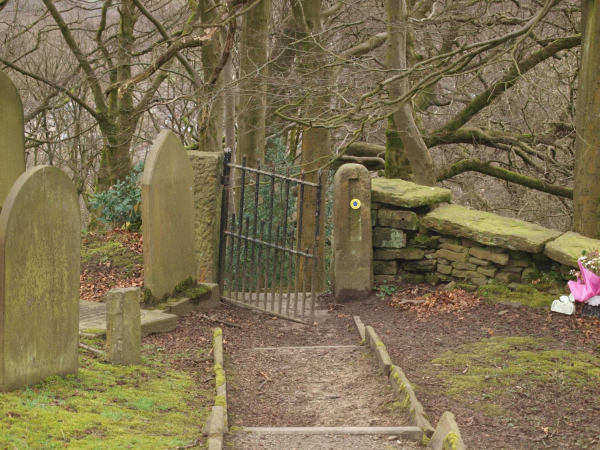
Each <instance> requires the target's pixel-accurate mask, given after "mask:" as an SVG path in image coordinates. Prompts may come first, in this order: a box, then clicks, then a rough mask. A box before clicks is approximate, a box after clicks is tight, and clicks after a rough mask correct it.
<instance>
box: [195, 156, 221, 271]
mask: <svg viewBox="0 0 600 450" xmlns="http://www.w3.org/2000/svg"><path fill="white" fill-rule="evenodd" d="M188 156H189V157H190V162H191V163H192V167H193V169H194V208H195V233H196V239H195V244H196V261H197V264H198V269H197V275H196V279H197V281H199V282H203V283H216V282H217V281H218V276H219V243H220V238H221V235H220V233H221V207H222V202H221V198H222V196H223V185H222V184H221V176H222V175H223V153H222V152H215V153H213V152H198V151H190V152H188Z"/></svg>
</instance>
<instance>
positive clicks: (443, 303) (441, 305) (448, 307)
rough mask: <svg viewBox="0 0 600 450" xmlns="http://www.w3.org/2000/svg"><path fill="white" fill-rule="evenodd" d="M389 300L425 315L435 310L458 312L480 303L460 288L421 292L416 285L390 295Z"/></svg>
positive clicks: (477, 298) (473, 295)
mask: <svg viewBox="0 0 600 450" xmlns="http://www.w3.org/2000/svg"><path fill="white" fill-rule="evenodd" d="M391 301H392V305H394V306H397V307H400V308H405V309H411V310H414V311H416V312H417V313H418V314H419V315H425V316H429V315H431V314H433V313H437V312H444V313H452V312H459V311H463V310H465V309H468V308H472V307H475V306H478V305H479V304H481V299H480V298H479V297H478V296H477V295H475V294H473V293H470V292H466V291H463V290H461V289H456V290H453V291H445V290H443V289H438V290H436V291H433V292H432V291H430V290H426V291H425V293H423V291H422V290H420V288H418V287H417V288H415V289H411V290H410V291H408V292H403V293H402V295H397V296H394V297H392V300H391Z"/></svg>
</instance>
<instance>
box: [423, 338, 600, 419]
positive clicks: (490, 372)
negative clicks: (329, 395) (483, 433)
mask: <svg viewBox="0 0 600 450" xmlns="http://www.w3.org/2000/svg"><path fill="white" fill-rule="evenodd" d="M553 347H556V341H554V340H552V339H540V338H533V337H526V336H522V337H493V338H490V339H484V340H482V341H479V342H475V343H471V344H467V345H464V346H463V347H461V348H459V349H458V350H457V351H450V352H446V353H444V354H443V355H441V356H440V357H439V358H437V359H435V360H433V361H432V362H433V364H439V365H441V366H442V367H441V370H440V372H439V373H440V376H441V377H443V378H444V380H445V382H446V384H447V394H448V395H450V396H461V395H462V394H464V393H468V394H470V395H481V396H482V397H483V398H491V397H494V396H499V395H505V394H506V392H507V390H511V389H527V388H528V385H530V384H537V385H546V384H547V383H557V384H569V385H573V386H583V385H586V384H591V385H595V384H597V383H599V382H600V358H598V357H597V356H595V355H592V354H590V353H586V352H581V351H579V352H577V351H571V350H562V349H558V348H553ZM516 386H518V387H516ZM489 412H490V414H492V415H497V414H500V413H501V410H499V409H494V410H493V411H489Z"/></svg>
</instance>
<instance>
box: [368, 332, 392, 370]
mask: <svg viewBox="0 0 600 450" xmlns="http://www.w3.org/2000/svg"><path fill="white" fill-rule="evenodd" d="M365 335H366V340H367V343H368V344H369V346H370V347H371V350H373V353H375V357H376V358H377V361H378V362H379V367H380V368H381V370H383V373H384V374H385V376H389V374H390V370H391V368H392V360H391V358H390V355H389V354H388V352H387V350H386V348H385V345H384V343H383V342H382V341H381V339H379V336H377V333H375V330H374V329H373V327H371V326H367V327H366V328H365Z"/></svg>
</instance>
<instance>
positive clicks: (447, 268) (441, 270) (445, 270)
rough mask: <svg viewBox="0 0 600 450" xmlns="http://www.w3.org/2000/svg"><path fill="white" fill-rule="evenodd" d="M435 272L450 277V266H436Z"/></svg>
mask: <svg viewBox="0 0 600 450" xmlns="http://www.w3.org/2000/svg"><path fill="white" fill-rule="evenodd" d="M437 271H438V272H439V273H441V274H444V275H450V274H451V273H452V266H447V265H445V264H438V265H437Z"/></svg>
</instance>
